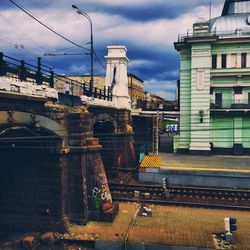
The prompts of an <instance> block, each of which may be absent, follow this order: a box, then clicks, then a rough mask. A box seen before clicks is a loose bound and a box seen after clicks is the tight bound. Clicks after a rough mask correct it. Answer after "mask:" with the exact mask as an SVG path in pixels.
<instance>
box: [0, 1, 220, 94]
mask: <svg viewBox="0 0 250 250" xmlns="http://www.w3.org/2000/svg"><path fill="white" fill-rule="evenodd" d="M13 1H15V2H16V3H17V4H19V5H21V6H22V7H23V8H24V9H25V10H27V11H29V12H30V13H32V14H33V15H34V16H35V17H37V18H38V19H39V20H41V21H42V22H44V23H45V24H47V25H48V26H49V27H51V28H52V29H54V30H55V31H57V32H58V33H60V34H62V35H63V36H65V37H67V38H69V39H70V40H72V41H74V42H75V43H77V44H80V45H82V46H85V47H87V48H89V44H88V42H89V41H90V27H89V23H88V21H87V19H85V18H84V17H83V16H80V15H78V14H77V13H76V12H75V10H74V9H72V7H71V5H72V4H75V5H77V6H78V7H79V8H80V9H82V10H84V11H86V12H87V13H88V14H89V15H90V16H91V18H92V21H93V30H94V48H95V51H96V54H97V55H98V57H99V59H100V60H101V61H102V63H103V64H104V66H105V60H104V56H105V55H106V54H107V49H106V47H107V45H113V44H122V45H125V46H126V47H127V49H128V57H129V59H130V62H129V69H128V70H129V72H131V73H133V74H135V75H137V76H138V77H139V78H141V79H143V80H144V83H145V89H146V90H149V91H151V92H152V93H155V94H158V95H160V96H162V97H164V98H167V99H174V97H175V89H176V80H177V79H178V78H179V55H178V52H176V51H175V49H174V46H173V42H175V41H176V40H177V38H178V34H185V33H186V31H187V29H191V28H192V24H193V22H194V21H196V20H197V19H198V18H199V17H205V18H208V17H209V0H183V1H181V0H153V1H152V0H57V1H51V0H32V1H30V0H13ZM223 4H224V0H212V17H215V16H218V15H220V14H221V11H222V7H223ZM0 51H2V52H4V53H5V54H7V55H10V56H13V57H16V58H18V59H24V60H27V61H29V62H31V63H33V62H35V60H36V57H37V56H42V61H43V64H46V65H48V66H51V67H54V69H55V71H56V72H58V73H65V74H85V73H89V72H90V67H89V61H90V59H89V55H85V54H84V52H85V51H84V50H83V49H81V48H79V47H76V46H74V45H72V44H70V43H68V42H67V41H65V40H63V39H62V38H60V37H58V36H57V35H55V34H53V33H52V32H50V31H49V30H47V29H46V28H44V27H43V26H41V25H40V24H39V23H37V22H36V21H35V20H33V19H31V18H30V17H29V16H28V15H27V14H25V13H24V12H22V11H21V10H20V9H18V8H17V7H16V6H14V5H13V4H12V3H11V2H10V1H9V0H0ZM46 53H54V54H62V53H68V54H82V55H75V56H53V57H52V56H44V54H46ZM94 70H95V72H94V73H95V74H102V75H104V74H105V69H104V68H103V67H102V66H101V64H100V63H99V62H98V60H96V61H95V69H94Z"/></svg>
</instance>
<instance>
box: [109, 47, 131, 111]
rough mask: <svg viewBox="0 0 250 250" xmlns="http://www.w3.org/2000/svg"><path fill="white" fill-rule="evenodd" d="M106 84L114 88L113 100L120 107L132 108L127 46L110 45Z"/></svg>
mask: <svg viewBox="0 0 250 250" xmlns="http://www.w3.org/2000/svg"><path fill="white" fill-rule="evenodd" d="M107 48H108V55H107V56H105V58H106V60H107V69H106V78H105V86H106V87H112V89H113V102H114V103H115V104H116V106H117V107H118V108H125V109H130V108H131V100H130V97H129V94H128V73H127V64H128V62H129V59H128V58H127V55H126V53H127V49H126V47H125V46H121V45H116V46H108V47H107Z"/></svg>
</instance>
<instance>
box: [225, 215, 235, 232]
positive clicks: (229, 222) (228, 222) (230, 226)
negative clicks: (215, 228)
mask: <svg viewBox="0 0 250 250" xmlns="http://www.w3.org/2000/svg"><path fill="white" fill-rule="evenodd" d="M224 223H225V230H226V231H227V232H229V233H231V232H235V231H237V219H235V218H225V219H224Z"/></svg>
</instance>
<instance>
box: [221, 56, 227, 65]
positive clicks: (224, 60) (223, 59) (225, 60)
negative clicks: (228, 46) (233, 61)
mask: <svg viewBox="0 0 250 250" xmlns="http://www.w3.org/2000/svg"><path fill="white" fill-rule="evenodd" d="M221 67H222V68H223V69H225V68H226V67H227V55H226V54H222V55H221Z"/></svg>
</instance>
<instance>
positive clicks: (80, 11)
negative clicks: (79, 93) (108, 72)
mask: <svg viewBox="0 0 250 250" xmlns="http://www.w3.org/2000/svg"><path fill="white" fill-rule="evenodd" d="M72 8H73V9H77V13H78V14H79V15H82V16H84V17H86V18H87V19H88V21H89V23H90V46H91V47H90V83H89V92H90V96H92V95H93V86H94V48H93V27H92V20H91V18H90V16H89V15H88V14H87V13H86V12H85V11H83V10H81V9H79V8H78V7H77V6H76V5H74V4H73V5H72Z"/></svg>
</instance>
